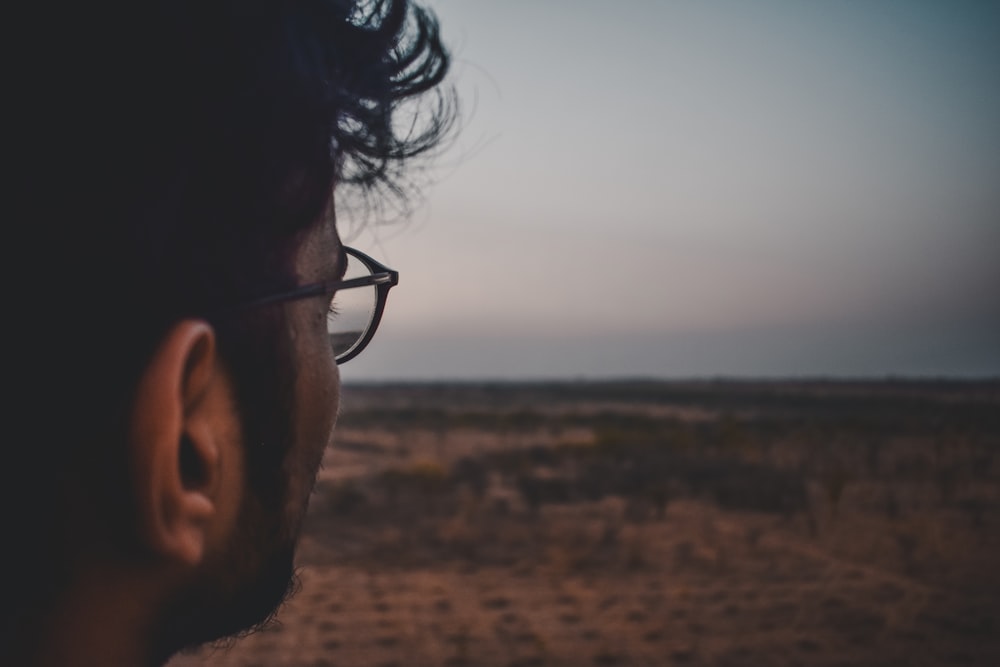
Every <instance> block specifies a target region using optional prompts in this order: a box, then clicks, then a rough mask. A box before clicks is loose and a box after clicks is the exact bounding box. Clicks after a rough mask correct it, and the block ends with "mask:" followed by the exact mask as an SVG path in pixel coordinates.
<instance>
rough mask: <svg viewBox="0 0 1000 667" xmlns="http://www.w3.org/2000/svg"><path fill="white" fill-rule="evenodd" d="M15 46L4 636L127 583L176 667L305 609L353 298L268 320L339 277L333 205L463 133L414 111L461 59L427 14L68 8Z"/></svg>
mask: <svg viewBox="0 0 1000 667" xmlns="http://www.w3.org/2000/svg"><path fill="white" fill-rule="evenodd" d="M27 14H30V15H27ZM19 18H20V17H19ZM18 28H19V29H20V30H22V32H23V34H24V35H25V36H26V37H27V39H26V40H25V43H24V46H23V53H24V57H25V59H26V60H28V61H30V62H29V65H30V67H26V68H25V69H26V71H24V72H17V71H15V72H12V73H11V75H10V77H8V79H9V81H10V82H11V84H10V90H9V91H8V99H10V100H11V106H12V107H13V109H12V110H13V114H12V117H13V118H14V119H15V120H14V121H13V122H12V123H11V124H10V127H11V128H14V129H13V131H14V132H16V133H18V135H19V136H18V137H16V139H15V141H14V142H13V143H14V147H13V150H12V151H11V152H10V154H9V157H8V160H9V165H8V166H9V167H15V169H16V171H17V172H18V176H17V177H16V178H15V180H14V181H13V182H12V183H11V184H9V186H8V187H9V188H10V190H11V194H12V199H11V202H12V205H10V206H9V207H8V212H9V214H11V215H12V216H13V214H14V212H16V214H17V217H16V219H15V220H12V221H9V225H8V226H9V230H10V232H11V233H10V234H9V235H8V245H7V247H8V248H10V249H11V250H12V251H14V253H16V255H14V256H11V257H9V261H8V267H7V268H8V270H9V271H10V275H9V276H8V289H9V290H10V291H12V292H13V294H12V296H11V298H10V299H9V300H8V304H7V305H8V316H7V320H6V325H5V328H6V329H7V332H6V336H5V338H6V341H5V347H6V354H7V357H8V358H7V360H6V363H4V364H3V368H4V373H5V376H6V377H7V378H8V381H9V382H10V387H11V388H12V390H13V393H14V394H15V395H16V399H15V400H14V401H13V402H12V403H9V404H8V406H7V409H6V413H7V415H6V416H7V422H8V429H7V436H8V438H7V439H8V442H7V443H6V452H7V455H8V456H7V465H6V466H5V467H4V468H3V472H2V473H0V475H2V478H0V486H2V488H3V493H4V496H3V499H2V500H3V505H2V506H3V508H4V509H3V512H4V513H5V514H4V520H5V524H6V527H7V528H8V531H9V533H8V534H10V535H13V536H14V539H15V540H16V543H17V546H16V547H12V548H11V549H10V552H11V553H10V555H11V556H13V559H14V560H13V564H12V565H10V566H8V570H7V579H8V582H9V588H10V589H12V591H13V595H12V596H10V597H9V598H8V599H9V604H8V607H7V609H8V610H7V612H5V617H4V619H0V620H2V621H3V627H4V628H5V631H12V632H21V631H22V630H23V631H24V632H23V633H22V634H24V636H30V634H31V632H32V630H34V631H36V632H41V631H43V630H42V628H43V626H44V624H45V623H46V622H48V619H50V618H51V616H52V611H53V609H56V608H58V606H59V605H60V604H63V603H64V598H65V597H66V594H67V591H77V592H78V593H88V592H89V593H90V594H93V593H94V592H95V591H96V590H98V589H99V588H100V586H101V585H103V584H101V582H102V581H103V582H109V581H110V582H112V583H110V584H108V585H110V586H115V585H117V586H119V587H120V590H109V591H108V597H111V598H113V597H114V596H116V595H117V596H118V597H117V598H115V599H111V600H108V601H107V605H108V606H109V608H110V605H112V604H113V603H114V602H115V601H116V600H117V601H118V602H120V603H121V604H119V608H125V607H127V606H128V604H134V605H136V606H141V604H143V603H145V604H146V605H147V607H148V606H150V605H151V604H152V603H154V602H155V603H156V604H155V610H153V611H150V613H149V618H148V619H143V622H145V623H146V624H147V625H151V624H155V630H154V628H153V627H147V630H148V636H149V640H148V641H149V642H150V643H152V644H155V645H152V646H149V647H148V650H150V651H152V652H154V653H155V655H153V656H152V657H153V658H154V659H157V658H163V657H164V656H166V655H169V653H170V652H171V651H173V650H176V649H177V648H178V647H179V646H180V645H182V644H184V643H187V642H191V641H203V640H206V639H211V638H213V637H214V636H217V635H220V634H229V633H233V632H237V631H239V630H241V629H245V628H246V627H247V626H248V625H251V624H253V623H255V622H258V621H260V620H262V619H263V618H265V617H266V616H267V615H268V614H269V613H270V612H271V610H272V609H273V607H274V606H275V605H276V604H277V603H278V601H279V600H280V598H281V595H282V594H283V593H284V591H285V590H286V589H287V587H288V584H289V574H290V567H291V557H292V553H293V548H294V543H295V539H296V537H297V532H298V523H299V521H300V520H301V516H302V513H303V511H304V508H305V502H306V498H307V496H308V492H309V489H310V488H311V485H312V482H313V478H314V475H315V470H316V466H317V465H318V461H319V457H320V456H321V454H322V451H323V448H324V447H325V446H326V444H327V443H328V442H329V439H330V434H331V432H332V428H333V422H334V419H335V415H336V407H337V399H338V392H339V380H338V375H337V370H336V363H335V361H334V354H333V352H332V350H331V348H330V342H329V337H328V336H327V332H326V324H325V323H326V317H327V310H328V307H329V303H330V300H329V296H330V295H329V294H323V293H318V294H316V295H315V296H313V297H309V298H295V299H288V300H280V299H279V300H274V301H269V302H260V299H261V298H262V297H266V296H267V295H269V294H278V293H282V292H286V293H287V292H289V291H290V290H294V289H295V288H296V287H298V286H301V285H306V284H329V283H333V282H335V281H336V280H337V279H338V278H339V273H340V272H342V271H343V269H344V268H345V267H344V262H345V261H346V255H345V254H344V252H343V251H342V247H341V242H340V240H339V238H338V235H337V231H336V228H335V225H334V220H335V215H334V211H335V204H336V198H335V197H334V196H333V194H332V193H333V192H334V186H336V188H337V190H336V192H337V193H338V196H339V193H341V192H343V191H344V189H345V188H353V187H358V188H361V189H362V190H365V189H367V191H369V192H393V191H395V190H397V188H396V184H397V181H396V179H397V178H398V177H399V176H400V175H401V172H400V169H401V168H402V165H403V163H404V162H405V161H406V160H408V159H409V158H411V157H413V156H415V155H417V154H420V153H423V152H424V151H426V150H428V149H429V148H431V147H433V146H434V145H435V143H436V142H437V141H438V140H439V139H440V137H441V136H442V134H443V133H444V132H445V131H446V130H447V128H448V126H449V122H450V120H451V118H452V114H451V107H450V106H449V104H448V103H447V102H448V98H447V97H446V96H442V95H440V94H436V93H435V94H434V96H433V97H432V98H431V100H432V103H431V104H430V105H426V104H425V105H424V107H423V109H424V112H425V113H423V115H422V116H420V118H421V119H422V120H421V121H420V122H421V124H420V125H418V126H417V127H418V128H422V129H417V130H414V129H413V128H412V126H411V124H410V123H409V120H408V119H407V120H406V122H404V123H400V122H399V120H398V119H397V117H396V111H397V110H398V109H399V108H400V105H401V104H404V103H406V102H408V101H410V100H412V99H416V98H418V97H420V96H422V95H424V94H425V93H427V92H429V91H432V90H433V89H434V88H435V87H436V86H437V85H438V84H439V83H440V82H441V80H442V78H443V76H444V74H445V71H446V69H447V64H448V58H447V54H446V53H445V51H444V49H443V47H442V46H441V43H440V41H439V39H438V35H437V27H436V24H435V22H434V21H433V18H432V17H431V16H430V15H429V14H427V13H425V12H424V11H422V10H420V9H419V8H417V7H414V6H411V5H410V3H409V2H406V1H405V0H399V1H396V0H384V1H379V2H355V1H353V0H175V1H172V2H167V1H166V0H146V2H114V1H112V2H96V3H91V4H86V3H67V4H66V6H65V7H63V8H61V9H56V8H54V7H53V6H52V4H51V3H49V4H48V5H46V6H45V7H44V8H42V9H39V10H33V9H32V10H30V11H26V15H25V16H24V17H23V20H20V21H19V22H18ZM29 69H30V72H29V71H27V70H29ZM401 128H402V131H401ZM11 269H13V270H11ZM254 303H257V305H253V306H251V307H245V306H246V305H247V304H254ZM153 572H155V573H156V574H157V579H156V582H157V583H156V584H155V585H154V584H150V585H148V586H146V585H145V582H146V581H147V579H143V577H144V576H145V575H148V574H149V573H153ZM101 577H103V579H101ZM126 584H128V585H127V586H126ZM129 586H131V588H129ZM125 591H132V592H131V593H128V594H126V593H125ZM129 598H134V599H131V600H130V599H129ZM145 611H147V610H146V608H142V609H135V610H133V613H132V617H136V618H138V617H139V616H141V614H142V613H144V612H145ZM19 619H20V620H19ZM137 622H138V621H137ZM0 639H7V638H6V637H5V638H0ZM95 641H97V640H96V639H95ZM29 643H30V640H29Z"/></svg>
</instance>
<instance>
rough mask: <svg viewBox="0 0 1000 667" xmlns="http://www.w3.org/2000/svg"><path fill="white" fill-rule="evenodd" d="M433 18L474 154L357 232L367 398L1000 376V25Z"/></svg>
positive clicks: (684, 6) (583, 3) (797, 10)
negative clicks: (691, 383)
mask: <svg viewBox="0 0 1000 667" xmlns="http://www.w3.org/2000/svg"><path fill="white" fill-rule="evenodd" d="M426 4H427V5H429V6H430V7H431V8H432V9H433V10H434V11H435V12H436V13H437V15H438V17H439V19H440V22H441V27H442V32H443V34H444V36H445V38H446V40H447V41H448V43H449V44H450V45H451V48H452V51H453V53H454V56H455V66H454V77H453V82H454V84H455V86H456V87H457V89H458V92H459V96H460V99H461V104H462V131H461V134H459V135H458V138H457V140H456V141H455V142H454V143H453V144H452V145H450V146H449V147H448V149H447V150H446V151H444V153H443V154H442V155H441V156H439V157H438V158H437V160H436V161H435V162H434V163H433V165H432V167H430V168H429V169H427V170H426V172H425V173H422V174H421V175H420V177H421V178H422V179H423V180H425V181H426V183H425V186H424V188H423V199H422V200H420V201H414V202H412V203H413V204H414V211H413V213H412V215H411V216H410V218H409V220H408V221H404V222H399V221H396V222H395V223H393V224H386V225H375V224H372V223H371V221H369V223H368V224H367V226H365V227H364V228H363V229H362V230H361V231H355V232H351V228H352V224H351V223H352V220H351V219H350V217H349V216H348V215H346V214H343V215H342V217H341V227H342V234H343V235H344V236H345V238H346V240H347V241H348V242H349V243H351V244H352V245H355V246H356V247H358V248H360V249H362V250H364V251H366V252H369V253H370V254H372V255H373V256H375V257H377V258H379V259H380V260H382V261H384V262H385V263H386V264H388V265H390V266H392V267H393V268H396V269H398V270H399V271H400V276H401V278H400V284H399V286H398V287H397V288H395V289H394V290H393V292H392V293H391V295H390V299H389V304H388V309H387V312H386V315H385V317H384V319H383V322H382V326H381V327H380V330H379V332H378V334H377V335H376V337H375V340H374V341H373V342H372V344H371V346H370V348H369V349H368V350H367V351H366V352H365V354H363V355H362V356H361V357H359V358H358V359H356V360H354V361H352V362H351V363H350V364H348V365H346V366H345V367H344V368H343V376H344V379H345V380H347V381H351V380H372V379H462V378H464V379H472V378H505V379H537V378H591V379H599V378H608V377H623V376H629V377H635V376H644V377H663V378H671V377H717V376H726V377H796V376H829V377H845V376H866V377H870V376H877V377H881V376H885V375H904V376H905V375H917V376H927V375H948V376H963V377H966V376H977V377H980V376H997V375H1000V261H998V260H1000V3H997V2H986V1H982V2H975V1H961V0H959V1H950V2H945V1H940V2H922V1H919V0H898V1H888V0H865V1H863V2H862V1H860V0H855V1H850V0H844V1H840V2H834V1H833V0H830V1H827V2H819V1H807V0H799V1H793V0H784V1H778V0H773V1H772V0H731V1H722V0H710V1H703V2H695V1H670V0H662V1H652V0H650V1H647V2H640V1H637V0H632V1H628V0H624V1H622V0H619V1H618V2H596V1H591V0H576V1H574V2H569V1H566V2H556V1H553V0H550V1H545V0H506V1H504V2H498V1H496V0H430V1H429V2H427V3H426ZM355 222H356V221H355ZM354 226H355V227H356V226H357V225H354Z"/></svg>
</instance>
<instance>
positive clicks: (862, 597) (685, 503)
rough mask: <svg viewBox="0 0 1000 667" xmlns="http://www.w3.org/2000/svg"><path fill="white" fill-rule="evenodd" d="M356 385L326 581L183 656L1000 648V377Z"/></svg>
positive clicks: (315, 565) (185, 664) (711, 654)
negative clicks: (240, 635)
mask: <svg viewBox="0 0 1000 667" xmlns="http://www.w3.org/2000/svg"><path fill="white" fill-rule="evenodd" d="M347 391H348V394H347V395H348V400H347V403H346V404H345V410H344V417H343V424H342V428H341V430H340V431H339V436H338V437H339V440H338V443H337V446H336V447H335V448H333V449H332V450H331V451H330V452H328V455H327V460H326V466H325V471H324V473H323V477H322V479H321V483H320V484H319V486H318V491H317V494H316V496H315V498H314V499H313V504H312V506H311V513H310V517H309V523H308V528H307V534H306V536H305V539H304V542H303V545H302V548H301V550H300V563H301V566H302V580H303V582H302V583H303V586H302V592H301V593H300V594H299V595H298V596H297V597H296V598H294V599H293V600H292V601H291V602H290V603H289V604H288V605H287V606H286V607H285V608H284V610H283V611H282V613H281V614H280V616H279V619H280V622H281V624H280V625H279V626H277V627H276V628H275V629H274V630H272V631H268V632H263V633H260V634H257V635H254V636H252V637H249V638H247V639H245V640H244V641H242V642H240V643H239V644H237V645H236V646H235V647H234V648H232V649H230V650H228V651H225V652H212V651H209V650H204V651H202V652H201V653H199V654H198V655H192V656H183V657H178V658H176V659H175V660H174V661H172V662H171V667H191V666H195V665H220V666H223V665H233V666H241V667H248V666H250V665H268V666H278V665H295V666H319V665H350V666H352V667H363V666H371V667H388V666H389V665H401V666H402V665H407V666H422V665H427V666H430V665H435V666H439V665H448V666H451V667H458V666H460V665H475V666H483V667H490V666H494V665H495V666H502V667H528V666H531V665H537V666H539V667H541V666H547V665H551V666H562V665H565V666H567V667H568V666H573V667H577V666H583V665H595V666H618V665H622V666H625V665H629V666H631V665H657V666H659V665H845V664H850V665H886V664H906V665H942V664H948V665H993V664H1000V628H998V627H997V623H998V622H1000V621H998V620H997V619H1000V613H998V612H1000V568H997V567H996V563H997V562H1000V530H998V528H1000V471H998V467H1000V463H998V461H997V458H998V457H997V456H996V451H997V449H998V448H1000V410H998V409H997V408H998V407H1000V388H998V386H997V385H995V384H989V383H981V384H976V385H961V384H940V383H938V384H906V383H895V384H893V383H881V384H872V385H866V384H852V385H848V384H837V383H818V384H814V385H808V384H807V385H789V384H773V385H767V384H762V385H748V384H735V385H726V384H689V385H669V384H664V385H660V384H649V385H609V386H604V387H602V386H601V385H585V386H578V385H570V386H565V387H558V386H538V385H532V386H527V387H518V386H513V385H511V386H500V387H488V386H485V387H475V386H466V387H434V386H429V387H405V386H400V387H370V388H355V391H354V392H352V391H351V388H348V390H347ZM577 408H578V409H577Z"/></svg>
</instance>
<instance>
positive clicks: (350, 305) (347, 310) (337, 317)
mask: <svg viewBox="0 0 1000 667" xmlns="http://www.w3.org/2000/svg"><path fill="white" fill-rule="evenodd" d="M369 275H371V271H369V270H368V267H367V266H365V265H364V263H363V262H362V261H361V260H359V259H358V258H356V257H354V256H353V255H350V254H348V255H347V272H346V273H345V274H344V279H345V280H350V279H351V278H361V277H364V276H369ZM377 300H378V293H377V290H376V288H375V286H374V285H366V286H364V287H351V288H348V289H341V290H338V291H337V293H336V294H335V295H334V297H333V301H332V302H331V304H330V310H329V311H328V312H327V315H326V331H327V333H328V334H329V335H330V344H331V345H332V346H333V354H334V358H340V357H341V356H343V355H345V354H347V353H348V352H350V351H351V349H353V348H354V347H355V346H356V345H357V344H358V343H359V342H361V340H362V339H363V338H364V336H365V333H366V332H367V330H368V327H369V326H371V321H372V317H373V314H374V313H375V307H376V303H377Z"/></svg>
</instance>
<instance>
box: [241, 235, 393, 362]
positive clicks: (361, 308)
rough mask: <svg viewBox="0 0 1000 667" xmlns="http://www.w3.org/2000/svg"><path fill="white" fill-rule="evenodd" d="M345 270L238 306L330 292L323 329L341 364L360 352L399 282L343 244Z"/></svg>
mask: <svg viewBox="0 0 1000 667" xmlns="http://www.w3.org/2000/svg"><path fill="white" fill-rule="evenodd" d="M344 257H345V258H346V259H347V270H346V271H345V272H344V277H343V278H342V279H341V280H334V281H329V282H322V283H312V284H309V285H302V286H301V287H296V288H295V289H293V290H290V291H288V292H281V293H280V294H270V295H268V296H265V297H261V298H259V299H256V300H254V301H251V302H249V303H246V304H243V305H242V306H241V307H240V309H241V310H242V309H244V308H252V307H256V306H264V305H267V304H271V303H279V302H282V301H293V300H296V299H307V298H309V297H314V296H320V295H332V296H331V300H330V305H329V308H328V310H327V314H326V332H327V334H328V335H329V337H330V346H331V347H332V348H333V359H334V361H336V362H337V364H338V365H339V364H343V363H346V362H348V361H350V360H351V359H353V358H354V357H356V356H358V355H359V354H361V351H362V350H363V349H365V347H366V346H367V345H368V343H369V342H371V339H372V336H374V335H375V329H377V328H378V323H379V321H381V319H382V311H383V310H385V300H386V297H387V296H388V294H389V290H390V289H392V287H393V286H394V285H396V284H398V283H399V272H397V271H393V270H392V269H390V268H389V267H387V266H384V265H382V264H380V263H379V262H377V261H375V260H374V259H372V258H371V257H369V256H368V255H366V254H364V253H363V252H361V251H360V250H355V249H354V248H349V247H347V246H344Z"/></svg>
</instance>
